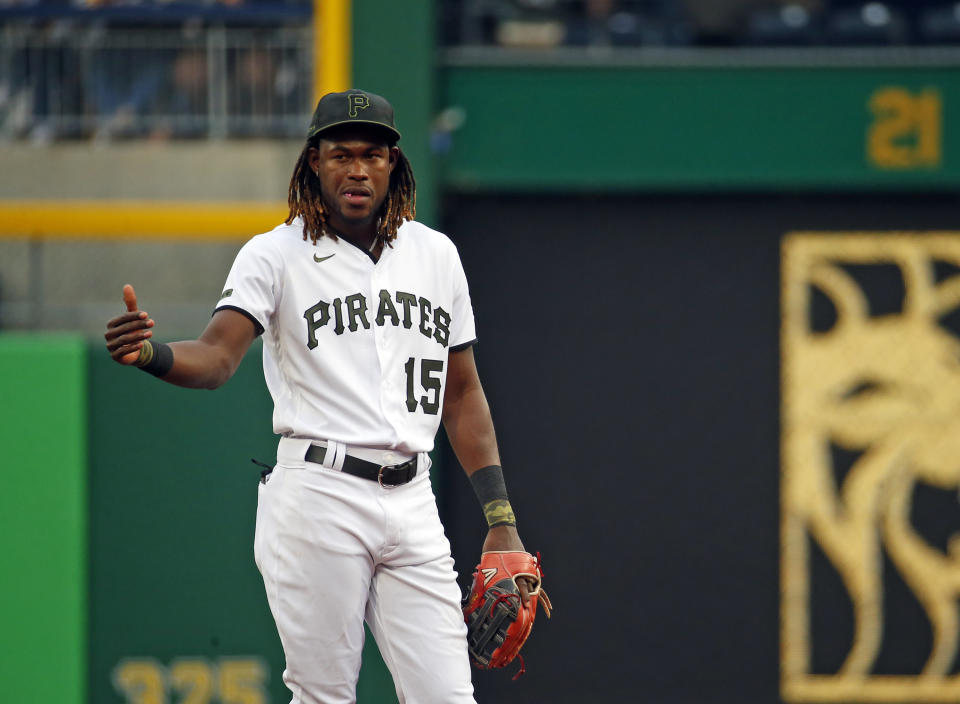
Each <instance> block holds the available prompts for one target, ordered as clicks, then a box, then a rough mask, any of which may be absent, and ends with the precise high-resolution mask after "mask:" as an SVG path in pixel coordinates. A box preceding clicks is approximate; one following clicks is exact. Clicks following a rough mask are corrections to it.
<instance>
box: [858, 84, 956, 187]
mask: <svg viewBox="0 0 960 704" xmlns="http://www.w3.org/2000/svg"><path fill="white" fill-rule="evenodd" d="M868 107H869V109H870V112H871V113H872V114H873V118H874V119H873V122H872V123H871V124H870V126H869V127H868V128H867V159H868V160H869V162H870V163H871V164H872V165H873V166H875V167H877V168H880V169H896V170H910V169H934V168H937V167H938V166H940V164H941V162H942V161H943V98H942V97H941V96H940V93H939V91H937V90H936V89H934V88H925V89H923V90H922V91H920V92H918V93H913V92H911V91H910V90H908V89H906V88H902V87H899V86H885V87H883V88H878V89H877V90H876V91H874V93H873V95H871V96H870V99H869V101H868Z"/></svg>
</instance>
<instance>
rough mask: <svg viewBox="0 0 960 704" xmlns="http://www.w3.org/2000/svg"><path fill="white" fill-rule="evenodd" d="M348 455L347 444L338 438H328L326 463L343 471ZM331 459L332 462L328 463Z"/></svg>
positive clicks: (324, 460) (324, 461)
mask: <svg viewBox="0 0 960 704" xmlns="http://www.w3.org/2000/svg"><path fill="white" fill-rule="evenodd" d="M346 456H347V446H346V445H344V444H343V443H342V442H337V441H336V440H327V456H326V457H324V459H323V463H324V465H326V466H328V467H330V468H331V469H335V470H337V471H338V472H342V471H343V460H344V458H345V457H346ZM328 459H329V461H330V464H329V465H327V460H328Z"/></svg>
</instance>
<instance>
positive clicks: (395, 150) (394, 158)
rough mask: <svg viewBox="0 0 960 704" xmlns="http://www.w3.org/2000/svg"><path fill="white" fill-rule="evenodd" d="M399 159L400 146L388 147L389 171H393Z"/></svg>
mask: <svg viewBox="0 0 960 704" xmlns="http://www.w3.org/2000/svg"><path fill="white" fill-rule="evenodd" d="M398 161H400V147H390V172H391V173H393V170H394V169H395V168H396V166H397V162H398Z"/></svg>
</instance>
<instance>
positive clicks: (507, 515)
mask: <svg viewBox="0 0 960 704" xmlns="http://www.w3.org/2000/svg"><path fill="white" fill-rule="evenodd" d="M470 484H471V485H473V491H474V493H476V495H477V500H479V501H480V506H481V508H482V509H483V516H484V518H486V519H487V526H488V527H489V528H498V527H500V526H516V525H517V518H516V516H515V515H514V513H513V507H512V506H511V505H510V499H509V498H508V497H507V485H506V483H505V482H504V480H503V469H502V468H501V467H500V465H496V464H492V465H490V466H488V467H483V468H481V469H478V470H477V471H475V472H474V473H473V474H471V475H470Z"/></svg>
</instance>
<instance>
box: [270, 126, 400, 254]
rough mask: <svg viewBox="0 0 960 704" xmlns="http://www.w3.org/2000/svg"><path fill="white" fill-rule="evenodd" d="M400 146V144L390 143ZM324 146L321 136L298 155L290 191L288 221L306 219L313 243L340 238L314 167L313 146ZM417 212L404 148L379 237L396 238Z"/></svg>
mask: <svg viewBox="0 0 960 704" xmlns="http://www.w3.org/2000/svg"><path fill="white" fill-rule="evenodd" d="M388 146H396V144H395V143H394V144H388ZM311 147H312V148H314V149H318V148H319V147H320V138H319V137H315V138H313V139H310V140H309V141H307V143H306V145H305V146H304V147H303V151H302V152H300V156H299V157H298V158H297V163H296V166H294V168H293V176H292V177H291V178H290V189H289V190H288V191H287V205H288V206H289V207H290V214H289V215H287V219H286V221H285V222H286V224H287V225H289V224H291V223H292V222H293V221H294V219H296V218H297V216H300V217H302V218H303V239H304V241H306V239H307V237H309V238H310V241H311V242H313V244H316V243H317V240H319V239H320V238H321V237H323V236H324V235H327V236H328V237H332V238H333V239H334V240H335V239H337V234H336V232H334V231H333V230H332V229H328V228H327V226H326V225H327V213H326V211H325V210H324V205H323V195H322V193H321V189H320V178H319V177H318V176H317V175H316V174H315V173H314V172H313V169H311V168H310V161H309V158H308V154H309V151H310V149H311ZM416 214H417V183H416V181H415V180H414V178H413V169H412V168H411V167H410V161H409V160H408V159H407V157H406V155H405V154H404V153H403V150H400V152H399V154H398V156H397V164H396V166H394V168H393V171H392V172H391V173H390V186H389V188H388V189H387V197H386V198H384V201H383V205H382V206H381V208H380V219H379V222H378V223H377V234H376V240H377V241H382V242H383V244H384V245H385V246H388V247H392V246H393V245H391V244H390V243H391V242H392V241H393V240H395V239H396V237H397V230H398V229H399V228H400V225H402V224H403V221H404V220H413V218H414V217H416Z"/></svg>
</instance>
